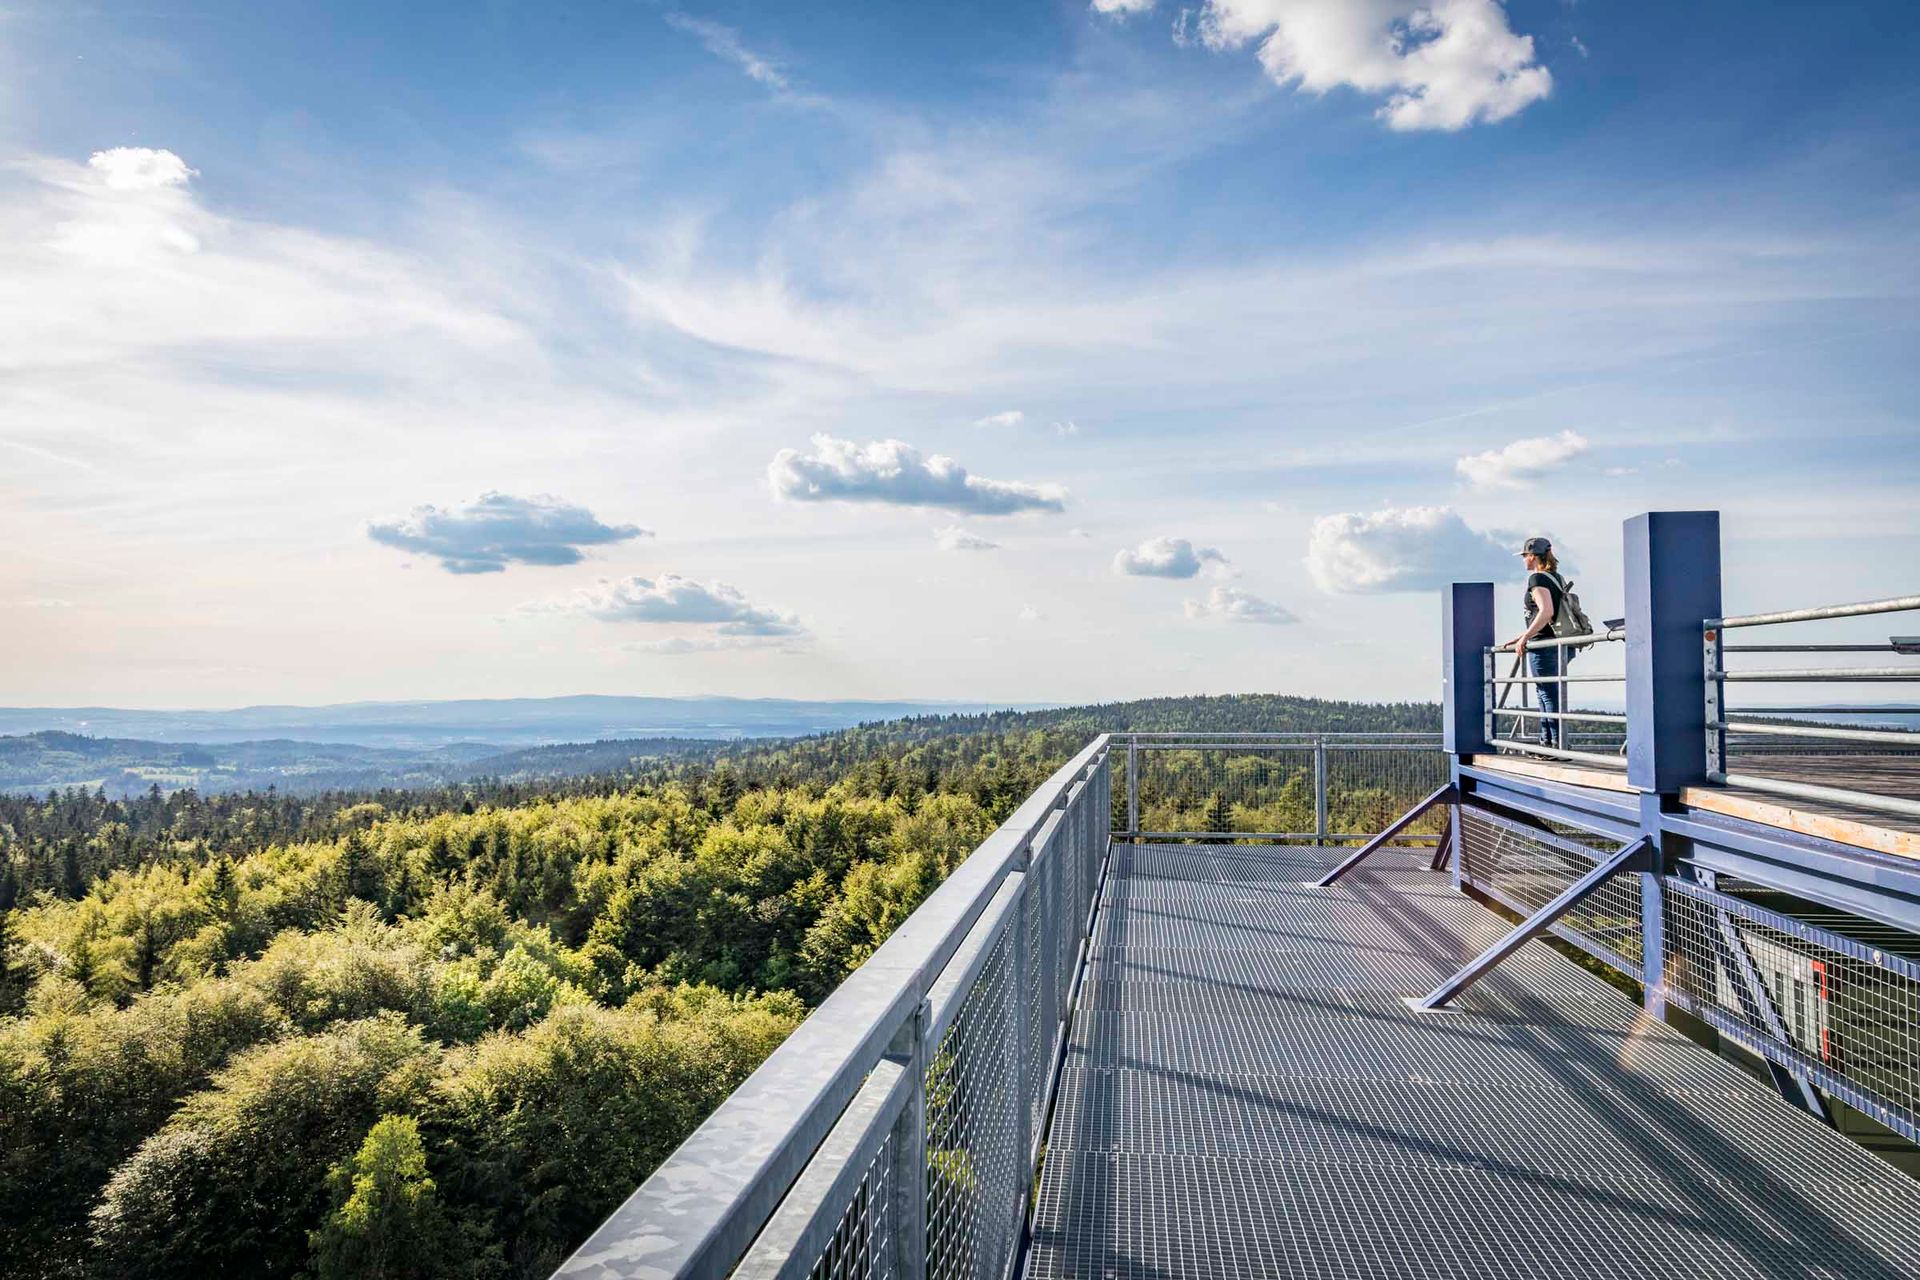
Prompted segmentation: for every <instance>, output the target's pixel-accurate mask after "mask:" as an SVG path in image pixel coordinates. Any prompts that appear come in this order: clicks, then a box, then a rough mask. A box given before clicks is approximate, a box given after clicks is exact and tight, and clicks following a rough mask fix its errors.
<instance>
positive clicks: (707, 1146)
mask: <svg viewBox="0 0 1920 1280" xmlns="http://www.w3.org/2000/svg"><path fill="white" fill-rule="evenodd" d="M1108 741H1109V739H1108V736H1107V735H1106V734H1101V735H1100V736H1099V737H1097V738H1095V739H1094V740H1093V742H1092V743H1091V744H1089V745H1088V746H1087V747H1086V748H1085V749H1084V750H1082V751H1081V752H1080V753H1079V754H1078V755H1076V756H1075V757H1074V758H1073V759H1072V760H1071V761H1069V762H1068V763H1066V764H1064V765H1062V766H1061V767H1060V768H1059V769H1058V770H1057V771H1056V772H1055V773H1054V774H1053V776H1052V777H1050V778H1049V779H1047V781H1046V782H1045V783H1043V784H1042V785H1041V786H1040V788H1039V789H1038V790H1036V791H1035V792H1034V793H1033V795H1032V796H1030V797H1029V798H1028V799H1027V800H1026V802H1025V803H1023V804H1022V805H1021V806H1020V807H1019V808H1018V809H1016V810H1015V811H1014V813H1013V816H1011V817H1010V818H1008V819H1007V820H1006V821H1005V822H1004V823H1002V824H1001V825H1000V827H999V828H998V829H997V830H995V831H994V832H993V833H992V834H991V835H989V836H988V837H987V838H986V839H985V840H984V841H982V842H981V844H980V846H979V847H978V848H976V849H975V850H974V851H973V853H972V854H970V855H969V856H968V857H967V858H966V860H965V861H963V862H962V863H961V864H960V865H959V866H958V867H956V868H955V869H954V871H953V873H952V874H951V875H950V876H948V877H947V879H946V881H945V882H944V883H943V884H941V885H940V887H939V888H937V889H935V890H934V891H933V893H932V894H931V895H930V896H929V897H928V898H927V900H926V901H925V902H923V903H921V904H920V906H919V907H918V908H917V909H916V910H915V911H914V912H913V913H912V914H911V915H909V916H908V917H907V919H906V920H905V921H903V922H902V923H901V925H900V927H899V928H898V929H896V930H894V932H893V935H892V936H891V937H889V938H888V939H887V940H886V941H885V942H883V943H881V944H880V946H879V948H878V949H877V950H876V951H875V952H874V953H873V955H872V956H871V957H869V958H868V959H867V961H866V962H865V963H864V964H862V965H861V966H860V967H859V968H857V969H855V970H854V971H853V973H851V974H849V975H848V976H847V978H846V980H845V981H844V982H842V983H841V984H840V986H839V987H838V989H836V990H835V991H834V992H833V994H832V995H830V996H828V997H827V998H826V1000H825V1001H823V1002H822V1003H821V1005H820V1007H819V1008H817V1009H815V1010H814V1012H813V1013H812V1014H811V1015H810V1016H809V1017H808V1018H807V1019H806V1020H805V1021H803V1022H802V1023H801V1024H800V1026H799V1027H798V1028H796V1029H795V1030H794V1032H793V1034H792V1035H790V1036H788V1037H787V1039H786V1040H785V1041H784V1042H783V1043H782V1044H781V1045H780V1046H779V1047H778V1048H777V1049H775V1050H774V1051H773V1053H771V1054H770V1055H768V1057H767V1059H766V1060H765V1061H764V1062H762V1063H761V1064H760V1066H759V1068H758V1069H757V1070H755V1071H754V1073H753V1074H752V1075H750V1076H748V1077H747V1079H746V1081H745V1082H744V1083H742V1084H741V1085H740V1087H739V1088H738V1089H736V1090H734V1092H733V1093H732V1094H731V1095H729V1096H728V1098H727V1099H726V1101H724V1102H722V1103H721V1104H720V1106H719V1108H718V1109H717V1110H715V1111H714V1113H713V1114H712V1115H710V1116H708V1117H707V1119H706V1120H705V1121H704V1122H703V1123H702V1124H701V1125H700V1127H699V1128H698V1129H696V1130H694V1132H693V1134H692V1135H691V1136H690V1137H688V1138H687V1140H686V1141H685V1142H683V1143H681V1144H680V1146H679V1148H678V1149H677V1150H676V1151H675V1152H674V1153H673V1154H672V1155H670V1156H668V1157H667V1159H666V1161H665V1163H663V1164H662V1165H661V1166H660V1167H659V1168H658V1169H656V1170H655V1171H654V1173H653V1176H652V1177H650V1178H648V1179H647V1181H646V1182H645V1183H643V1184H642V1185H641V1186H640V1187H639V1189H637V1190H636V1191H635V1192H634V1193H633V1194H632V1195H631V1196H629V1197H628V1198H627V1200H626V1202H625V1203H623V1204H622V1205H621V1206H620V1207H619V1208H618V1209H616V1210H614V1212H613V1213H612V1215H611V1216H609V1217H608V1218H607V1220H606V1222H605V1223H603V1224H602V1225H601V1226H600V1228H599V1229H598V1230H597V1231H595V1232H594V1233H593V1235H592V1236H591V1237H589V1238H588V1239H587V1241H586V1243H584V1244H582V1245H581V1246H580V1248H579V1249H578V1250H576V1251H575V1252H574V1254H573V1256H572V1257H571V1258H569V1259H568V1260H567V1261H566V1262H565V1263H563V1264H562V1265H561V1266H560V1268H559V1270H557V1271H556V1272H555V1273H554V1275H555V1276H556V1277H594V1278H596V1280H597V1278H599V1277H604V1276H606V1275H609V1274H646V1275H650V1276H660V1277H669V1276H670V1277H684V1278H688V1280H692V1278H696V1277H697V1278H699V1280H720V1278H721V1277H723V1276H725V1275H727V1274H728V1272H729V1271H731V1270H732V1268H733V1267H734V1266H735V1264H737V1263H738V1262H739V1261H740V1259H741V1258H742V1257H743V1256H744V1255H745V1254H746V1252H747V1250H748V1248H749V1247H750V1246H751V1245H752V1244H753V1241H754V1238H755V1237H756V1236H757V1235H758V1234H759V1233H760V1231H761V1230H762V1228H763V1227H764V1226H765V1225H766V1224H767V1223H768V1221H769V1220H770V1219H771V1218H772V1216H773V1215H774V1213H775V1212H776V1210H777V1209H778V1208H779V1205H780V1202H781V1199H782V1197H783V1196H784V1195H785V1193H786V1191H787V1189H788V1188H789V1187H791V1186H792V1185H793V1184H794V1181H795V1179H796V1178H798V1177H799V1176H800V1174H801V1172H802V1170H804V1169H805V1168H806V1166H807V1164H808V1162H809V1160H811V1159H812V1158H813V1156H814V1154H815V1152H816V1150H817V1149H818V1148H819V1147H820V1145H821V1144H822V1142H824V1141H825V1140H826V1138H827V1136H828V1134H829V1133H830V1132H831V1131H832V1129H833V1127H834V1126H835V1124H836V1123H837V1122H838V1121H839V1119H840V1117H841V1115H842V1114H843V1113H844V1112H845V1110H846V1108H847V1106H848V1105H849V1104H850V1103H852V1101H853V1100H854V1098H855V1096H856V1095H857V1094H858V1092H859V1090H860V1089H861V1087H862V1085H863V1084H864V1082H865V1081H866V1079H867V1076H868V1074H869V1073H870V1072H871V1071H873V1069H874V1068H875V1067H876V1066H878V1065H879V1063H880V1061H881V1059H882V1058H883V1057H885V1056H886V1055H887V1053H888V1052H889V1051H890V1049H892V1048H893V1047H894V1045H895V1042H896V1041H897V1040H899V1039H901V1038H902V1036H903V1034H909V1033H911V1032H913V1031H915V1030H917V1028H918V1026H919V1024H920V1023H921V1021H922V1020H923V1019H924V1018H925V1016H926V1013H925V1006H926V1002H927V997H928V994H929V992H930V990H931V988H932V987H933V984H934V983H935V982H936V981H937V980H938V979H939V977H940V975H941V973H942V971H943V970H944V969H945V968H946V966H947V963H948V962H949V961H950V960H951V959H952V958H953V957H954V955H955V953H956V952H958V951H959V949H960V948H961V946H962V944H963V942H964V941H965V939H966V937H967V935H968V933H969V932H970V931H971V930H972V929H973V927H974V924H975V922H976V921H978V920H979V919H980V918H981V916H982V915H983V913H985V912H986V911H987V909H988V906H989V904H991V903H992V902H993V901H994V899H995V897H996V895H997V894H998V893H999V892H1000V889H1001V886H1002V884H1003V883H1004V882H1005V881H1006V879H1007V877H1008V876H1009V875H1011V874H1013V873H1015V872H1016V871H1017V870H1018V869H1019V867H1020V863H1021V860H1022V859H1023V858H1025V856H1026V855H1027V852H1028V849H1029V847H1030V845H1031V842H1032V840H1033V838H1034V836H1035V834H1036V833H1037V832H1038V831H1039V830H1040V828H1041V827H1042V826H1043V824H1044V823H1045V822H1046V820H1047V818H1048V817H1049V816H1050V815H1051V814H1052V813H1053V812H1054V810H1056V809H1058V808H1060V807H1061V806H1062V805H1063V804H1065V803H1066V801H1067V799H1068V797H1069V795H1070V793H1072V791H1073V789H1074V787H1075V785H1076V784H1077V783H1079V782H1080V781H1081V780H1082V778H1084V777H1086V776H1088V775H1090V774H1091V773H1093V772H1094V771H1095V770H1097V768H1098V766H1099V764H1100V763H1101V762H1102V761H1103V759H1104V757H1105V754H1106V752H1107V749H1108Z"/></svg>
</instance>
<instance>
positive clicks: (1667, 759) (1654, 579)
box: [1622, 511, 1721, 1017]
mask: <svg viewBox="0 0 1920 1280" xmlns="http://www.w3.org/2000/svg"><path fill="white" fill-rule="evenodd" d="M1622 543H1623V551H1624V562H1625V585H1626V600H1627V781H1628V782H1629V783H1630V784H1632V785H1633V786H1634V787H1635V788H1636V789H1637V790H1638V791H1639V792H1640V830H1641V833H1642V834H1643V835H1645V836H1646V837H1647V839H1648V840H1650V841H1651V842H1652V844H1653V850H1654V856H1653V857H1652V859H1651V860H1650V862H1649V865H1648V869H1647V870H1645V871H1642V872H1641V873H1640V916H1641V919H1640V939H1641V952H1642V959H1641V982H1642V984H1643V985H1644V986H1645V988H1646V1005H1647V1010H1648V1012H1649V1013H1651V1014H1653V1015H1654V1016H1656V1017H1658V1016H1662V1015H1664V1014H1665V1012H1666V996H1665V980H1666V941H1665V936H1666V908H1665V896H1664V891H1663V888H1662V881H1663V878H1664V877H1665V876H1666V875H1667V874H1669V873H1670V872H1671V871H1672V870H1673V868H1674V865H1675V864H1676V862H1677V861H1678V859H1679V856H1680V854H1681V852H1682V849H1681V847H1680V846H1681V842H1680V840H1679V838H1678V837H1674V836H1668V835H1667V834H1666V833H1665V823H1664V821H1663V815H1664V814H1666V813H1668V812H1671V811H1673V810H1674V809H1676V808H1678V807H1679V803H1680V792H1681V791H1682V790H1683V789H1684V788H1686V787H1690V786H1695V785H1698V784H1700V783H1703V782H1705V781H1706V780H1707V752H1706V735H1707V673H1706V669H1705V667H1704V665H1703V663H1702V647H1701V643H1702V629H1701V624H1702V623H1703V622H1704V621H1705V620H1706V619H1708V618H1718V617H1720V616H1721V604H1720V513H1719V512H1717V511H1650V512H1646V513H1644V514H1642V515H1637V516H1635V517H1633V519H1631V520H1629V521H1627V523H1626V527H1625V530H1624V534H1623V539H1622Z"/></svg>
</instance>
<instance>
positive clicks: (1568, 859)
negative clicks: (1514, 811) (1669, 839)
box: [1456, 805, 1643, 978]
mask: <svg viewBox="0 0 1920 1280" xmlns="http://www.w3.org/2000/svg"><path fill="white" fill-rule="evenodd" d="M1456 813H1457V815H1458V819H1459V824H1460V827H1459V829H1460V870H1461V878H1462V879H1463V880H1464V881H1466V882H1467V883H1468V884H1470V885H1472V886H1473V887H1474V888H1475V889H1477V890H1479V891H1480V892H1481V893H1484V894H1485V895H1487V896H1488V897H1490V898H1492V899H1493V900H1494V901H1496V902H1498V903H1500V904H1501V905H1502V906H1504V907H1506V908H1507V909H1508V910H1509V911H1516V912H1518V913H1520V914H1521V915H1523V916H1530V915H1532V914H1533V913H1534V912H1536V911H1538V910H1540V908H1542V907H1544V906H1546V905H1547V903H1549V902H1551V901H1553V899H1554V898H1556V897H1558V896H1559V895H1560V894H1561V893H1562V892H1563V891H1564V890H1566V889H1567V888H1568V887H1569V886H1570V885H1572V884H1573V882H1574V881H1576V880H1578V879H1579V878H1580V877H1581V876H1583V875H1585V874H1586V873H1587V872H1589V871H1591V870H1593V868H1594V867H1595V866H1596V865H1598V864H1599V863H1600V862H1601V861H1602V860H1603V858H1604V856H1605V855H1606V854H1608V853H1611V852H1612V851H1613V850H1614V848H1615V847H1616V842H1614V841H1611V840H1608V839H1607V838H1606V837H1604V836H1599V835H1595V834H1593V833H1591V832H1581V831H1577V830H1576V829H1575V828H1571V827H1565V826H1559V825H1557V824H1552V823H1548V822H1544V821H1540V820H1538V819H1535V820H1532V821H1529V822H1522V821H1520V820H1519V819H1517V818H1512V817H1507V816H1505V815H1502V814H1495V813H1489V812H1487V811H1485V810H1483V809H1476V808H1472V807H1469V806H1464V805H1463V806H1459V807H1458V808H1457V809H1456ZM1552 930H1553V932H1554V934H1555V935H1556V936H1558V937H1560V938H1563V939H1565V940H1566V941H1568V942H1571V943H1573V944H1574V945H1575V946H1577V947H1579V948H1580V949H1581V950H1583V951H1585V952H1587V953H1588V954H1589V955H1591V956H1593V957H1594V958H1596V959H1598V960H1601V961H1603V962H1604V963H1606V964H1610V965H1612V966H1613V967H1614V968H1616V969H1618V970H1620V971H1621V972H1622V973H1625V974H1627V975H1628V976H1629V977H1634V978H1637V977H1639V976H1640V972H1641V960H1642V955H1643V944H1642V933H1641V916H1640V877H1639V875H1638V873H1635V872H1621V873H1617V874H1615V875H1613V876H1612V877H1610V878H1609V879H1608V880H1607V881H1606V882H1605V883H1604V884H1602V885H1601V886H1600V887H1599V888H1597V889H1595V890H1594V891H1593V892H1592V893H1591V894H1589V895H1588V896H1587V897H1586V898H1585V899H1584V900H1582V901H1581V902H1580V903H1579V904H1578V905H1577V906H1575V907H1574V908H1573V909H1572V910H1571V911H1569V912H1568V913H1567V914H1566V915H1564V916H1562V917H1561V918H1560V920H1559V921H1557V922H1556V923H1555V924H1554V925H1553V926H1552Z"/></svg>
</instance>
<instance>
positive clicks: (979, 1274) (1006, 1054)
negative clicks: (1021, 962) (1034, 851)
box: [927, 928, 1026, 1280]
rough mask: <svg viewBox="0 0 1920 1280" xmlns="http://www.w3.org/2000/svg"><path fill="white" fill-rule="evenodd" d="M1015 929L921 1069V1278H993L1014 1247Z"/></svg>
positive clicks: (1020, 1186)
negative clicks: (923, 1206)
mask: <svg viewBox="0 0 1920 1280" xmlns="http://www.w3.org/2000/svg"><path fill="white" fill-rule="evenodd" d="M1014 945H1015V931H1014V930H1013V929H1010V928H1009V929H1006V930H1003V931H1002V932H1001V934H1000V937H999V939H998V941H996V942H995V943H994V944H993V951H992V953H991V954H990V956H989V957H988V959H987V962H986V964H985V965H984V966H983V967H982V969H981V971H980V976H979V978H978V979H977V980H976V981H975V983H974V986H973V990H972V991H971V992H970V993H969V994H968V995H967V998H966V1000H965V1002H964V1003H962V1005H961V1006H960V1013H959V1016H958V1017H956V1018H955V1019H954V1023H953V1026H952V1027H951V1028H949V1029H948V1031H947V1033H946V1035H944V1036H942V1037H941V1039H940V1045H939V1048H938V1049H937V1050H936V1051H935V1052H934V1054H933V1056H932V1061H931V1062H930V1063H929V1064H928V1067H927V1275H928V1276H929V1277H933V1278H935V1280H953V1278H954V1277H962V1276H965V1277H971V1278H972V1280H998V1277H999V1276H1000V1274H1001V1272H1002V1270H1003V1269H1004V1268H1005V1266H1006V1263H1007V1260H1008V1259H1009V1258H1011V1257H1012V1256H1013V1251H1014V1248H1015V1246H1016V1245H1017V1243H1018V1240H1017V1230H1018V1226H1019V1214H1020V1210H1021V1196H1022V1194H1023V1192H1024V1188H1025V1181H1026V1180H1025V1178H1023V1177H1022V1176H1021V1174H1022V1168H1023V1166H1024V1164H1025V1157H1024V1154H1022V1153H1020V1152H1018V1150H1017V1148H1018V1147H1019V1145H1020V1143H1019V1129H1020V1122H1019V1113H1018V1110H1017V1108H1018V1107H1019V1097H1018V1094H1019V1079H1020V1070H1021V1068H1020V1064H1019V1062H1018V1061H1017V1059H1016V1058H1015V1056H1014V1054H1015V1052H1016V1040H1017V1036H1016V1035H1015V1026H1014V1018H1015V1013H1014V1004H1013V1001H1014V999H1015V998H1016V995H1017V994H1018V993H1017V991H1016V987H1015V978H1016V975H1015V972H1014V961H1015V956H1016V952H1015V951H1014Z"/></svg>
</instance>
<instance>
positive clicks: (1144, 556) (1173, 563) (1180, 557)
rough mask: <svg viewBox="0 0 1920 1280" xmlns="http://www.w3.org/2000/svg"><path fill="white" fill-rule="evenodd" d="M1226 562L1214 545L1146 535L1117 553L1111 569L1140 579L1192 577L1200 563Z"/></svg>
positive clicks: (1197, 571)
mask: <svg viewBox="0 0 1920 1280" xmlns="http://www.w3.org/2000/svg"><path fill="white" fill-rule="evenodd" d="M1226 563H1227V557H1226V556H1225V555H1223V554H1221V552H1220V551H1219V550H1218V549H1216V548H1214V547H1195V546H1194V545H1193V543H1191V542H1189V541H1187V539H1185V538H1148V539H1147V540H1146V541H1145V542H1143V543H1141V544H1140V545H1139V546H1137V547H1134V548H1133V549H1131V550H1123V551H1120V552H1117V553H1116V554H1115V555H1114V557H1113V571H1114V572H1115V573H1121V574H1130V575H1132V576H1134V577H1141V578H1191V577H1193V576H1194V575H1196V574H1198V573H1199V572H1200V569H1201V567H1202V566H1203V565H1206V564H1215V565H1220V566H1224V565H1225V564H1226Z"/></svg>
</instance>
